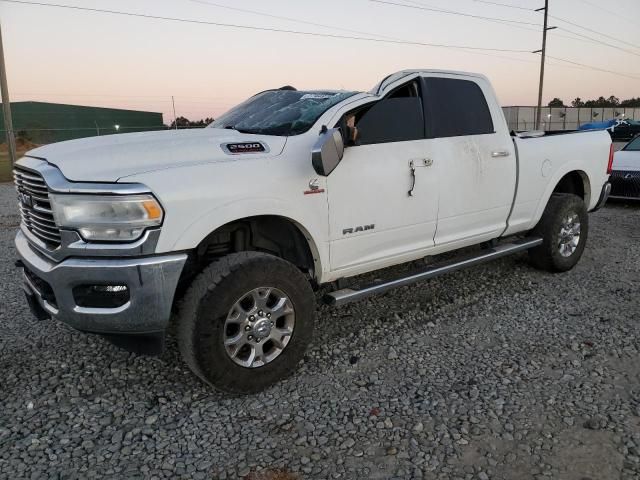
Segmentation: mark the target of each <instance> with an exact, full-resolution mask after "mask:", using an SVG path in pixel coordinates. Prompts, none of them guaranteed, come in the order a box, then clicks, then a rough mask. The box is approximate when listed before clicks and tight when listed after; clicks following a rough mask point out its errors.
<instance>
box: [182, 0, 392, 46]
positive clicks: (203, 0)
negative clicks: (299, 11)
mask: <svg viewBox="0 0 640 480" xmlns="http://www.w3.org/2000/svg"><path fill="white" fill-rule="evenodd" d="M186 1H188V2H192V3H199V4H201V5H209V6H211V7H218V8H224V9H227V10H233V11H236V12H242V13H251V14H253V15H259V16H261V17H268V18H275V19H277V20H286V21H288V22H295V23H301V24H305V25H312V26H314V27H322V28H329V29H332V30H339V31H342V32H348V33H357V34H359V35H372V36H374V37H380V38H388V39H391V40H399V39H398V38H396V37H389V36H386V35H380V34H377V33H371V32H363V31H361V30H352V29H349V28H342V27H336V26H334V25H325V24H323V23H316V22H310V21H308V20H301V19H298V18H291V17H284V16H282V15H273V14H271V13H266V12H259V11H257V10H249V9H246V8H238V7H231V6H229V5H222V4H220V3H215V2H209V1H206V0H186Z"/></svg>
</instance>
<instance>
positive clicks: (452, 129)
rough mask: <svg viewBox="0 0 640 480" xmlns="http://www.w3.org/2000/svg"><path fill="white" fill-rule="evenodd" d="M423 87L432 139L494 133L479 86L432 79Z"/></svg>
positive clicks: (428, 128) (469, 82) (462, 81)
mask: <svg viewBox="0 0 640 480" xmlns="http://www.w3.org/2000/svg"><path fill="white" fill-rule="evenodd" d="M424 84H425V90H426V93H425V97H426V98H425V111H426V113H427V120H428V121H427V124H428V125H427V136H428V137H429V138H442V137H460V136H464V135H484V134H489V133H495V131H494V127H493V120H492V119H491V111H490V110H489V105H488V104H487V100H486V99H485V97H484V93H482V89H481V88H480V86H479V85H478V84H477V83H475V82H472V81H469V80H459V79H454V78H437V77H429V78H425V79H424Z"/></svg>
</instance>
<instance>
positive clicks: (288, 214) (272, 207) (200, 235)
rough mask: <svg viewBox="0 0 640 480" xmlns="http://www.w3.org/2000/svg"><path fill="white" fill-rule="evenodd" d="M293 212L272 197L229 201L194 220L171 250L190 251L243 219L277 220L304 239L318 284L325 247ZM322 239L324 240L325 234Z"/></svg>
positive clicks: (325, 259)
mask: <svg viewBox="0 0 640 480" xmlns="http://www.w3.org/2000/svg"><path fill="white" fill-rule="evenodd" d="M295 210H296V209H295V208H292V205H288V204H286V203H285V202H284V201H282V200H280V199H276V198H251V199H246V200H241V201H237V200H236V201H233V202H229V203H226V204H223V205H220V206H218V207H217V208H214V209H212V210H209V211H207V212H206V213H204V214H203V215H201V216H200V217H198V218H197V219H195V220H194V221H193V222H192V223H191V224H190V225H189V226H188V227H187V228H186V229H185V230H184V232H182V234H181V235H180V236H179V237H178V238H177V239H176V241H175V242H174V244H173V246H172V247H171V250H172V251H181V250H191V249H193V248H195V247H197V246H198V245H199V244H200V242H202V241H203V240H204V239H205V238H206V237H207V236H208V235H209V234H211V233H212V232H214V231H216V230H217V229H219V228H220V227H222V226H224V225H227V224H229V223H232V222H236V221H238V220H242V219H244V218H251V217H260V216H276V217H281V218H284V219H286V220H288V221H290V222H291V223H292V224H294V225H295V226H296V228H298V229H299V230H300V232H301V233H302V235H303V236H304V238H305V239H306V241H307V244H308V246H309V250H310V251H311V254H312V256H313V262H314V271H315V276H316V279H317V280H318V281H320V280H321V277H322V276H323V275H324V270H323V266H324V267H328V266H329V248H328V245H327V244H323V243H320V242H318V241H317V240H316V239H318V238H322V237H323V235H322V232H320V231H319V228H318V227H316V228H315V229H314V228H310V227H309V225H308V224H305V222H304V221H303V220H302V215H301V214H300V213H299V212H296V211H295ZM247 212H251V214H250V215H247ZM324 225H326V228H327V229H328V220H327V219H325V221H324ZM324 237H325V238H326V237H327V235H326V233H325V235H324Z"/></svg>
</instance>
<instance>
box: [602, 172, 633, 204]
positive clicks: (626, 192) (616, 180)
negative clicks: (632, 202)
mask: <svg viewBox="0 0 640 480" xmlns="http://www.w3.org/2000/svg"><path fill="white" fill-rule="evenodd" d="M609 182H610V183H611V196H612V197H626V198H640V172H631V171H624V170H614V171H613V172H611V176H610V177H609Z"/></svg>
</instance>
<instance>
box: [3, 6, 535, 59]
mask: <svg viewBox="0 0 640 480" xmlns="http://www.w3.org/2000/svg"><path fill="white" fill-rule="evenodd" d="M0 2H5V3H14V4H20V5H31V6H40V7H53V8H62V9H68V10H78V11H83V12H91V13H105V14H110V15H119V16H127V17H136V18H144V19H148V20H165V21H169V22H177V23H189V24H197V25H208V26H216V27H226V28H236V29H241V30H255V31H262V32H272V33H287V34H292V35H301V36H309V37H325V38H335V39H340V40H358V41H365V42H376V43H388V44H394V45H414V46H421V47H434V48H448V49H455V50H477V51H485V52H509V53H529V50H516V49H509V48H483V47H475V46H471V45H449V44H439V43H427V42H413V41H408V40H391V39H382V38H369V37H356V36H348V35H336V34H330V33H317V32H306V31H302V30H286V29H279V28H271V27H257V26H252V25H243V24H233V23H222V22H212V21H207V20H195V19H188V18H178V17H165V16H161V15H149V14H143V13H133V12H123V11H119V10H106V9H100V8H90V7H78V6H76V5H65V4H60V3H42V2H33V1H27V0H0Z"/></svg>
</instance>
